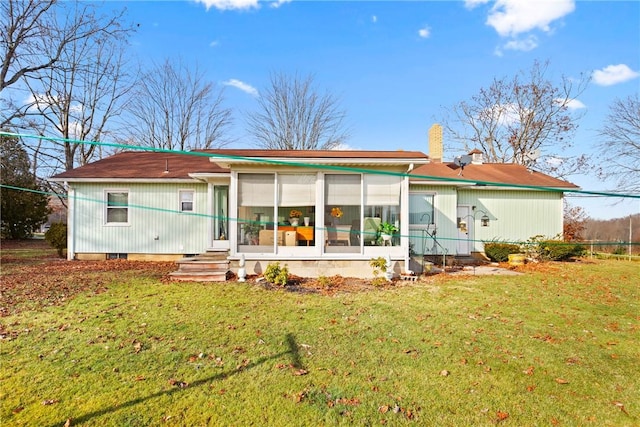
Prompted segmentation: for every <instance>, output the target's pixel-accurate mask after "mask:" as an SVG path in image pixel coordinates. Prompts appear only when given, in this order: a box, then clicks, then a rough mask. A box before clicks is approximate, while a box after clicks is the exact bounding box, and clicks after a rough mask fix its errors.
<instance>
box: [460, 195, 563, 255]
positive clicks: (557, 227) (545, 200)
mask: <svg viewBox="0 0 640 427" xmlns="http://www.w3.org/2000/svg"><path fill="white" fill-rule="evenodd" d="M458 203H459V204H462V205H469V206H476V210H475V212H476V213H475V215H474V216H475V222H474V223H475V236H474V240H475V241H476V243H477V244H476V245H474V246H475V247H476V249H478V250H482V245H481V242H482V241H488V240H506V241H510V242H526V241H527V240H529V239H530V238H531V237H533V236H536V235H543V236H545V237H549V238H553V237H555V236H557V235H558V234H561V233H562V221H563V219H562V206H563V202H562V193H560V192H545V191H527V190H476V191H472V190H461V191H460V192H459V194H458ZM480 211H483V212H486V214H487V215H488V216H489V218H490V223H489V226H488V227H481V226H480V218H481V217H482V215H483V212H480Z"/></svg>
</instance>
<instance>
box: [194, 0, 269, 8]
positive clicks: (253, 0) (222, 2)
mask: <svg viewBox="0 0 640 427" xmlns="http://www.w3.org/2000/svg"><path fill="white" fill-rule="evenodd" d="M195 1H196V3H202V4H203V5H204V6H205V7H206V8H207V10H209V9H210V8H212V7H215V8H216V9H219V10H231V9H251V8H258V7H260V5H259V4H258V0H195Z"/></svg>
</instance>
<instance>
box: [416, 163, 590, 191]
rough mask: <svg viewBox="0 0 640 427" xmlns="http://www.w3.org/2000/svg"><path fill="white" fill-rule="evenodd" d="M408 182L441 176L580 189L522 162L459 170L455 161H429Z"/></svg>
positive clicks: (487, 164)
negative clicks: (521, 163)
mask: <svg viewBox="0 0 640 427" xmlns="http://www.w3.org/2000/svg"><path fill="white" fill-rule="evenodd" d="M410 175H411V181H412V182H416V181H418V182H419V181H434V178H435V180H437V181H441V180H442V178H449V179H452V180H458V181H461V182H464V181H474V182H480V183H488V184H489V183H496V184H501V185H517V186H519V185H523V186H534V187H538V186H539V187H554V188H567V189H569V188H571V189H577V188H579V187H578V186H577V185H575V184H572V183H570V182H568V181H564V180H561V179H557V178H553V177H551V176H549V175H545V174H543V173H541V172H536V171H531V170H529V169H527V168H526V167H525V166H523V165H518V164H515V163H483V164H480V165H474V164H470V165H467V166H465V167H464V169H463V170H462V171H461V170H460V166H458V165H456V164H455V163H429V164H427V165H421V166H419V167H417V168H415V169H414V170H413V171H411V174H410Z"/></svg>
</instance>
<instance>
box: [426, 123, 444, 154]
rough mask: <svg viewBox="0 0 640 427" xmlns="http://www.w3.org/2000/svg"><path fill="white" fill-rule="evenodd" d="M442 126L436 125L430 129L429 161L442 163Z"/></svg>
mask: <svg viewBox="0 0 640 427" xmlns="http://www.w3.org/2000/svg"><path fill="white" fill-rule="evenodd" d="M442 151H443V149H442V126H440V125H439V124H434V125H433V126H431V127H430V128H429V159H431V161H432V162H434V163H442Z"/></svg>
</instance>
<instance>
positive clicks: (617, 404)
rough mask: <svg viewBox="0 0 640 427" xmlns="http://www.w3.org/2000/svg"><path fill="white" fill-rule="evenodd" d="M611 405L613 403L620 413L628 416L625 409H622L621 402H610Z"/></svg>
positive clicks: (622, 404)
mask: <svg viewBox="0 0 640 427" xmlns="http://www.w3.org/2000/svg"><path fill="white" fill-rule="evenodd" d="M611 403H613V404H614V405H615V406H617V407H618V408H620V410H621V411H622V412H624V413H625V414H627V415H629V413H628V412H627V410H626V409H625V407H624V403H622V402H617V401H616V402H611Z"/></svg>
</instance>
